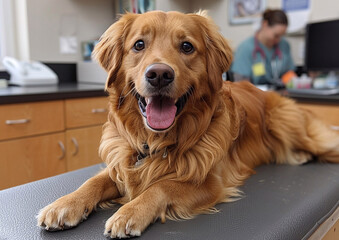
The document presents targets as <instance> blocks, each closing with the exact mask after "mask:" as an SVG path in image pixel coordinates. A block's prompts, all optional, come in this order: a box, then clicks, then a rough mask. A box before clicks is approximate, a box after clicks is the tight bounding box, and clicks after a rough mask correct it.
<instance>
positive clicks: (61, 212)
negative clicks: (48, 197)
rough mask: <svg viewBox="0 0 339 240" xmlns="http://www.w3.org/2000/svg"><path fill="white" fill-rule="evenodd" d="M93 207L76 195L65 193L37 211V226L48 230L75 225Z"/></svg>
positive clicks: (85, 216) (83, 218)
mask: <svg viewBox="0 0 339 240" xmlns="http://www.w3.org/2000/svg"><path fill="white" fill-rule="evenodd" d="M93 207H94V206H93V204H92V205H91V204H89V203H86V202H85V201H84V200H83V199H81V198H78V197H77V196H76V195H72V194H69V195H66V196H64V197H62V198H59V199H58V200H56V201H55V202H53V203H52V204H49V205H48V206H46V207H44V208H43V209H41V210H40V211H39V214H38V215H37V219H38V226H41V227H43V228H45V229H46V230H49V231H57V230H63V229H68V228H72V227H75V226H76V225H78V224H79V223H80V222H82V221H83V220H85V219H86V218H87V217H88V215H89V214H90V213H91V211H92V210H93Z"/></svg>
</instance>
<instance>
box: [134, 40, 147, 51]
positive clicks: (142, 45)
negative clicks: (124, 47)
mask: <svg viewBox="0 0 339 240" xmlns="http://www.w3.org/2000/svg"><path fill="white" fill-rule="evenodd" d="M144 48H145V43H144V41H142V40H138V41H136V42H135V43H134V47H133V49H134V50H135V51H141V50H143V49H144Z"/></svg>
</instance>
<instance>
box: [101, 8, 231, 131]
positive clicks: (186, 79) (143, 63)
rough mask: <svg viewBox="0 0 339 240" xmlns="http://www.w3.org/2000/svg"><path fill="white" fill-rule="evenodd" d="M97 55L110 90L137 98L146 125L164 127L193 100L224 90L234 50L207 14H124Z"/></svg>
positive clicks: (105, 38)
mask: <svg viewBox="0 0 339 240" xmlns="http://www.w3.org/2000/svg"><path fill="white" fill-rule="evenodd" d="M94 57H95V58H96V59H97V60H98V61H99V63H100V64H101V65H102V67H103V68H105V69H106V71H107V72H108V73H109V77H108V80H107V83H106V88H115V89H116V91H115V92H116V93H117V94H120V95H121V96H120V103H119V104H121V102H122V101H123V100H121V98H124V97H133V98H134V101H135V107H136V108H139V111H140V114H141V116H142V117H143V119H144V122H145V124H146V126H147V127H148V128H150V129H152V130H154V131H166V130H168V129H170V128H171V126H173V125H174V124H175V122H176V119H177V118H179V117H180V115H182V114H184V112H185V109H189V108H191V107H192V106H190V104H197V103H199V100H201V99H203V98H213V96H214V95H215V94H216V93H217V92H218V91H219V90H220V88H221V86H222V77H221V75H222V73H223V72H225V71H227V69H228V67H229V65H230V63H231V58H232V54H231V50H230V48H229V46H228V44H227V42H226V40H225V39H224V38H223V37H222V36H221V34H220V33H219V31H218V28H217V26H216V25H215V24H214V23H213V22H212V20H211V19H209V18H208V17H207V16H206V14H205V13H204V12H201V13H198V14H182V13H178V12H168V13H165V12H160V11H155V12H148V13H145V14H130V13H127V14H125V15H123V16H122V17H121V18H120V20H118V21H117V22H116V23H114V24H113V25H112V26H111V27H110V28H109V29H108V30H107V31H106V32H105V33H104V34H103V36H102V37H101V40H100V42H99V43H98V44H97V46H96V47H95V50H94ZM129 93H131V94H129Z"/></svg>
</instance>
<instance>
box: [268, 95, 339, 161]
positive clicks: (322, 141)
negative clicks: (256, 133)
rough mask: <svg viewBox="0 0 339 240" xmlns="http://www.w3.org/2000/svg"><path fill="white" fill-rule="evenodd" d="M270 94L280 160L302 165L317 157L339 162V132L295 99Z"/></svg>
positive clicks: (271, 119) (270, 114)
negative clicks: (298, 103)
mask: <svg viewBox="0 0 339 240" xmlns="http://www.w3.org/2000/svg"><path fill="white" fill-rule="evenodd" d="M270 94H271V95H270V102H268V103H267V106H266V107H267V108H268V109H269V110H270V111H268V121H267V125H268V128H269V131H270V133H271V134H272V135H273V136H274V138H273V140H274V139H277V140H278V142H279V143H280V144H274V150H275V153H276V162H277V163H289V164H302V163H305V162H307V161H309V160H311V159H312V156H315V157H317V159H318V160H320V161H325V162H333V163H339V131H338V130H335V129H333V128H332V127H331V126H329V125H327V124H325V123H324V122H322V121H321V120H320V119H318V118H317V116H316V115H315V114H314V113H313V112H311V111H310V110H307V109H303V108H302V107H299V106H298V105H297V104H296V103H295V102H294V101H293V100H291V99H287V98H282V97H280V96H278V95H277V94H274V93H270ZM271 141H272V139H271Z"/></svg>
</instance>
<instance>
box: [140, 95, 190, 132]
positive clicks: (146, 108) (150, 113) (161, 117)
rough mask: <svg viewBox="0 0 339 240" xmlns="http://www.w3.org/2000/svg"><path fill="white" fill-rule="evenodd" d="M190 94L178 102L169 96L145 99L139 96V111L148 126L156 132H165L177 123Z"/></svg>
mask: <svg viewBox="0 0 339 240" xmlns="http://www.w3.org/2000/svg"><path fill="white" fill-rule="evenodd" d="M189 92H190V91H189ZM189 92H188V93H186V94H185V95H183V96H182V97H180V98H179V99H178V100H175V99H173V98H170V97H167V96H152V97H148V98H145V97H142V96H140V95H138V94H137V98H138V105H139V109H140V112H141V114H142V115H143V116H144V117H145V118H146V122H147V125H148V126H149V127H150V128H152V129H154V130H156V131H164V130H166V129H168V128H170V127H171V126H172V125H173V123H174V121H175V117H176V116H178V115H179V113H180V112H181V111H182V109H183V108H184V106H185V104H186V102H187V99H188V96H189V95H190V93H189Z"/></svg>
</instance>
